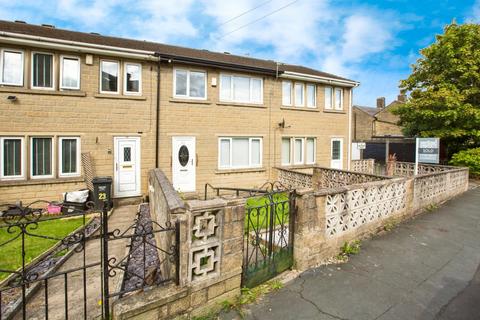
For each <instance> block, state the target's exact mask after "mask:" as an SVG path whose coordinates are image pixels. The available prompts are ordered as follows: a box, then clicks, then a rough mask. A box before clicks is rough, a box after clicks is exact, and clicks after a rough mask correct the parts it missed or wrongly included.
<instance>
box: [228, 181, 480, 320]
mask: <svg viewBox="0 0 480 320" xmlns="http://www.w3.org/2000/svg"><path fill="white" fill-rule="evenodd" d="M479 265H480V188H476V189H473V190H470V191H468V192H467V193H465V194H464V195H462V196H460V197H458V198H456V199H454V200H452V201H450V202H448V203H446V204H444V205H443V206H441V207H440V208H439V209H438V210H435V211H433V212H431V213H425V214H423V215H420V216H418V217H417V218H416V219H413V220H410V221H408V222H406V223H404V224H401V225H400V226H398V227H397V228H396V229H394V230H392V231H391V232H389V233H386V234H384V235H381V236H377V237H375V238H374V239H371V240H367V241H364V242H363V243H362V250H361V252H360V253H359V254H358V255H356V256H353V257H351V258H350V261H348V262H347V263H344V264H338V265H328V266H322V267H319V268H317V269H313V270H310V271H307V272H305V273H303V274H301V275H300V277H298V278H296V279H295V280H293V281H291V282H290V283H288V284H286V285H285V287H284V288H282V289H280V290H278V291H276V292H274V293H271V294H269V295H267V296H265V297H264V298H263V299H262V300H261V301H259V302H257V303H256V304H252V305H250V306H248V307H247V308H246V316H245V318H246V319H262V320H263V319H265V320H268V319H276V320H277V319H330V320H331V319H350V320H353V319H355V320H357V319H358V320H362V319H372V320H373V319H379V320H387V319H392V320H395V319H406V320H410V319H441V320H453V319H455V320H456V319H480V271H479V270H480V269H479ZM221 318H222V319H237V318H239V316H238V315H237V314H235V312H233V311H232V312H230V313H228V314H222V315H221Z"/></svg>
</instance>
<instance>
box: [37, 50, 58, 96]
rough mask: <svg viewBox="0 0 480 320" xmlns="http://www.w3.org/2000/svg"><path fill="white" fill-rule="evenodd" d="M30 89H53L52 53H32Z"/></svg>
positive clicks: (53, 66)
mask: <svg viewBox="0 0 480 320" xmlns="http://www.w3.org/2000/svg"><path fill="white" fill-rule="evenodd" d="M31 75H32V88H34V89H45V90H54V89H55V59H54V55H53V54H52V53H48V52H32V73H31Z"/></svg>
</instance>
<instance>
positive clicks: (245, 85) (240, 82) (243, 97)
mask: <svg viewBox="0 0 480 320" xmlns="http://www.w3.org/2000/svg"><path fill="white" fill-rule="evenodd" d="M220 100H221V101H227V102H239V103H255V104H261V103H263V80H262V79H261V78H252V77H244V76H233V75H226V74H222V75H220Z"/></svg>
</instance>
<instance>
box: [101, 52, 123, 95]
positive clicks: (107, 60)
mask: <svg viewBox="0 0 480 320" xmlns="http://www.w3.org/2000/svg"><path fill="white" fill-rule="evenodd" d="M103 62H115V63H116V64H117V71H118V72H117V91H104V90H103V86H102V63H103ZM120 65H121V63H120V60H114V59H100V63H99V68H98V69H99V82H100V83H99V87H100V90H99V91H100V93H102V94H120V84H121V79H120V76H121V74H122V70H121V67H120Z"/></svg>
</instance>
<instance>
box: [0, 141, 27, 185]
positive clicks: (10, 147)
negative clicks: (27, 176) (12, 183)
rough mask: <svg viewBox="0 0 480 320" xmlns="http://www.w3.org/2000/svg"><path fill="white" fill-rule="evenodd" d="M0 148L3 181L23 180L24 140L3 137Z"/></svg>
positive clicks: (0, 175) (0, 166)
mask: <svg viewBox="0 0 480 320" xmlns="http://www.w3.org/2000/svg"><path fill="white" fill-rule="evenodd" d="M0 147H1V149H0V155H1V162H0V169H1V174H0V177H1V178H2V179H3V180H9V179H21V178H23V177H24V169H23V138H16V137H2V138H0Z"/></svg>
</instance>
